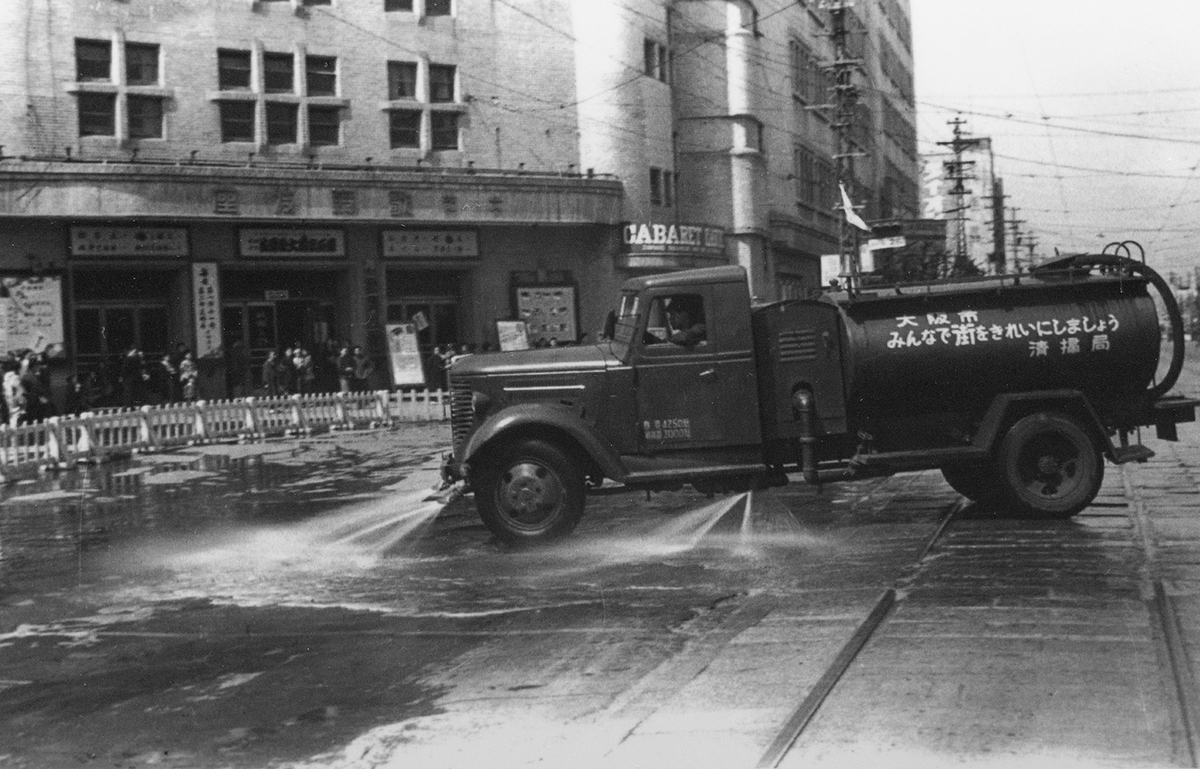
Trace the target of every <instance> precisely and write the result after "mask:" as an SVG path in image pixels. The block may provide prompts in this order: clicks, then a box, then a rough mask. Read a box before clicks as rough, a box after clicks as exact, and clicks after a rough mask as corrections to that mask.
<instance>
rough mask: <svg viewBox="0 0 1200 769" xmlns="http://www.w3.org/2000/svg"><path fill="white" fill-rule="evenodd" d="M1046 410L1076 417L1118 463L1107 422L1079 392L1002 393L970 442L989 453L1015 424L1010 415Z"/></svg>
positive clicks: (994, 399) (1102, 449) (1106, 454)
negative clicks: (1062, 412)
mask: <svg viewBox="0 0 1200 769" xmlns="http://www.w3.org/2000/svg"><path fill="white" fill-rule="evenodd" d="M1046 407H1051V408H1056V409H1058V410H1060V411H1064V412H1066V413H1068V414H1070V415H1071V416H1074V417H1076V418H1077V419H1079V420H1081V421H1082V422H1083V423H1084V427H1085V428H1087V429H1089V430H1090V431H1091V432H1092V434H1093V436H1094V437H1095V438H1096V439H1097V440H1098V441H1099V442H1100V451H1101V453H1103V454H1104V456H1106V457H1107V458H1108V459H1109V461H1111V462H1114V463H1115V462H1117V453H1116V448H1115V447H1114V446H1113V443H1112V439H1111V438H1110V437H1109V435H1108V430H1107V429H1105V427H1104V423H1103V422H1101V421H1100V416H1099V415H1098V414H1097V413H1096V409H1095V408H1093V407H1092V404H1091V401H1089V400H1088V399H1087V396H1086V395H1084V394H1083V393H1082V392H1080V391H1079V390H1037V391H1034V392H1025V393H1003V394H1001V395H997V396H996V397H995V398H993V399H992V403H991V405H990V406H988V410H987V412H986V413H985V414H984V416H983V419H982V420H981V421H980V423H979V430H978V431H976V433H975V437H974V439H973V440H972V441H971V443H972V444H973V445H974V446H976V447H977V448H980V449H984V450H986V451H987V452H988V453H989V454H990V453H991V452H992V450H993V449H994V448H995V447H996V445H997V443H998V442H999V441H1000V440H1001V439H1002V438H1003V437H1004V434H1003V432H1002V430H1003V429H1004V428H1005V427H1006V426H1007V425H1009V424H1011V423H1012V422H1013V421H1014V418H1010V415H1013V414H1017V415H1019V416H1024V415H1026V414H1031V413H1033V412H1035V411H1041V410H1043V409H1044V408H1046Z"/></svg>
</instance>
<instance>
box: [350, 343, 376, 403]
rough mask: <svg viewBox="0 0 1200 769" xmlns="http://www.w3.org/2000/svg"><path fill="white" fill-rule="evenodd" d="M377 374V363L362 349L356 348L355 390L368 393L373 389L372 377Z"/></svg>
mask: <svg viewBox="0 0 1200 769" xmlns="http://www.w3.org/2000/svg"><path fill="white" fill-rule="evenodd" d="M374 373H375V361H373V360H371V356H370V355H367V354H366V352H364V351H363V348H361V347H355V348H354V389H355V390H356V391H357V392H367V391H368V390H370V389H371V375H372V374H374Z"/></svg>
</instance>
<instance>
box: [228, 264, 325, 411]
mask: <svg viewBox="0 0 1200 769" xmlns="http://www.w3.org/2000/svg"><path fill="white" fill-rule="evenodd" d="M341 277H342V276H341V273H338V272H331V271H316V270H313V271H307V272H287V273H283V272H275V271H261V272H259V271H255V272H236V273H229V274H227V275H225V276H224V278H223V285H224V291H223V292H224V294H225V298H224V301H223V303H222V308H221V329H222V337H223V339H222V343H223V344H224V347H225V368H226V387H227V392H228V393H229V395H231V396H234V397H240V396H242V395H249V394H251V393H252V392H256V391H259V390H261V389H262V388H263V387H264V386H265V382H264V379H263V363H264V362H265V361H266V359H267V355H268V354H269V353H270V352H271V351H272V350H275V351H276V352H278V353H279V354H280V356H281V357H282V356H283V354H284V353H285V352H286V351H287V350H289V349H292V348H294V347H296V346H301V347H303V348H304V349H306V350H308V351H309V352H310V353H311V354H312V356H313V361H314V364H315V366H314V368H315V373H316V374H317V377H318V378H317V381H315V382H314V383H312V385H311V387H312V388H313V389H315V390H316V391H329V390H334V389H337V388H336V377H335V376H334V375H333V373H332V371H331V368H332V364H331V363H330V362H329V361H328V360H327V359H328V357H329V347H328V345H329V342H330V341H331V340H336V339H337V338H338V333H339V327H340V326H341V324H340V323H339V317H338V313H337V311H336V308H337V307H338V304H339V303H338V299H337V297H338V287H339V285H340V279H341ZM286 379H287V377H286V376H285V377H284V380H285V381H286ZM290 389H291V391H293V392H294V391H295V387H292V388H290Z"/></svg>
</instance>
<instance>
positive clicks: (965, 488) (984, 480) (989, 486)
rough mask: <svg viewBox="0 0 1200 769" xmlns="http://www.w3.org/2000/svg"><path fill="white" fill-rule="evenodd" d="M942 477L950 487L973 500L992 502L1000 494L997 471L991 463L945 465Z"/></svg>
mask: <svg viewBox="0 0 1200 769" xmlns="http://www.w3.org/2000/svg"><path fill="white" fill-rule="evenodd" d="M942 477H943V478H945V479H946V483H948V484H950V488H952V489H954V490H955V491H957V492H958V493H959V494H962V495H963V496H964V497H966V498H967V499H969V500H971V501H972V502H991V501H993V500H995V499H996V497H997V496H999V495H998V494H997V493H996V489H997V487H998V486H999V484H998V483H996V471H995V469H993V468H992V467H991V466H989V465H982V466H968V465H956V466H953V467H943V468H942Z"/></svg>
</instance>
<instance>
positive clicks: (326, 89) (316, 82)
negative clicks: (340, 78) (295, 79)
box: [305, 56, 337, 96]
mask: <svg viewBox="0 0 1200 769" xmlns="http://www.w3.org/2000/svg"><path fill="white" fill-rule="evenodd" d="M305 66H306V72H307V80H308V95H309V96H337V57H335V56H309V57H307V59H306V60H305Z"/></svg>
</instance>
